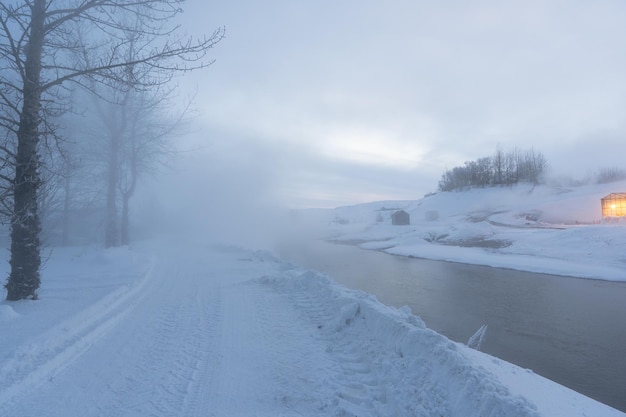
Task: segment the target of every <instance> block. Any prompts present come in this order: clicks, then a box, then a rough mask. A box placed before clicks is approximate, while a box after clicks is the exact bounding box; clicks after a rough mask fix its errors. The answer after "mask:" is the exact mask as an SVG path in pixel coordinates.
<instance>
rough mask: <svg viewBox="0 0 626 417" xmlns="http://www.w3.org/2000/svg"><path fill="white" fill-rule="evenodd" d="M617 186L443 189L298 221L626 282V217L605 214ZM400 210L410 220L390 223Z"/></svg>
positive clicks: (383, 243) (425, 252)
mask: <svg viewBox="0 0 626 417" xmlns="http://www.w3.org/2000/svg"><path fill="white" fill-rule="evenodd" d="M615 190H626V181H622V182H618V183H612V184H601V185H590V186H581V187H571V188H563V187H550V186H531V185H518V186H515V187H512V188H485V189H472V190H467V191H462V192H441V193H434V194H431V195H428V196H426V197H424V198H421V199H419V200H411V201H380V202H372V203H366V204H359V205H355V206H348V207H338V208H335V209H325V210H322V209H320V210H307V211H302V212H300V213H299V214H300V217H299V218H298V221H297V222H295V227H296V230H298V229H297V228H298V227H300V229H299V230H298V232H297V233H300V234H306V233H308V234H309V235H314V236H315V237H316V238H320V239H326V240H332V241H336V242H346V243H355V242H356V243H357V244H358V245H359V246H360V247H361V248H363V249H369V250H378V251H383V252H386V253H389V254H392V255H399V256H407V257H416V258H424V259H432V260H440V261H449V262H459V263H466V264H473V265H483V266H491V267H497V268H508V269H516V270H520V271H527V272H536V273H545V274H553V275H562V276H570V277H575V278H587V279H601V280H608V281H626V255H625V254H626V220H625V219H624V218H621V219H604V220H602V217H601V212H600V200H601V198H602V197H604V196H606V195H607V194H609V193H611V192H613V191H615ZM398 210H404V211H405V212H407V213H408V214H409V215H410V224H408V225H401V226H398V225H392V224H391V223H392V222H391V215H392V214H393V213H394V212H396V211H398Z"/></svg>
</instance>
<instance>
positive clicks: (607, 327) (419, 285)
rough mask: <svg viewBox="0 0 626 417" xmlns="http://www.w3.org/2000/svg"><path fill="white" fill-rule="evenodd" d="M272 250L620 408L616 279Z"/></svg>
mask: <svg viewBox="0 0 626 417" xmlns="http://www.w3.org/2000/svg"><path fill="white" fill-rule="evenodd" d="M280 252H281V256H283V257H284V258H285V259H289V260H292V261H294V262H297V263H298V264H300V265H302V266H304V267H307V268H312V269H316V270H318V271H321V272H324V273H327V274H328V275H330V276H332V277H333V278H334V279H335V280H336V281H338V282H340V283H342V284H344V285H346V286H347V287H350V288H354V289H359V290H363V291H366V292H368V293H371V294H374V295H375V296H376V297H377V298H378V299H379V300H380V301H381V302H382V303H385V304H387V305H392V306H397V307H401V306H404V305H408V306H409V307H411V310H412V311H413V313H414V314H416V315H418V316H420V317H421V318H422V319H423V320H424V322H425V323H426V324H427V325H428V327H430V328H431V329H433V330H435V331H437V332H439V333H442V334H444V335H446V336H447V337H448V338H450V339H452V340H454V341H457V342H462V343H466V342H467V341H468V339H469V338H470V337H471V336H472V335H473V334H474V333H475V332H476V331H477V330H478V329H479V328H480V326H482V325H483V324H486V325H487V326H488V330H487V333H486V336H485V340H484V343H483V345H482V348H481V350H482V351H483V352H485V353H488V354H490V355H493V356H496V357H498V358H501V359H504V360H506V361H508V362H512V363H514V364H517V365H519V366H521V367H523V368H528V369H532V370H533V371H534V372H535V373H537V374H540V375H543V376H545V377H547V378H549V379H552V380H553V381H556V382H558V383H560V384H562V385H565V386H567V387H569V388H571V389H573V390H575V391H577V392H580V393H582V394H584V395H587V396H589V397H591V398H594V399H596V400H598V401H600V402H603V403H605V404H608V405H610V406H612V407H614V408H617V409H619V410H621V411H625V412H626V283H623V282H609V281H599V280H586V279H577V278H570V277H562V276H556V275H545V274H536V273H528V272H520V271H514V270H509V269H501V268H490V267H482V266H474V265H467V264H461V263H452V262H441V261H431V260H426V259H416V258H407V257H400V256H393V255H388V254H385V253H382V252H376V251H366V250H363V249H359V248H358V247H356V246H351V245H345V244H335V243H329V242H323V241H316V242H310V243H301V244H299V245H294V244H290V245H289V247H288V248H283V249H281V251H280Z"/></svg>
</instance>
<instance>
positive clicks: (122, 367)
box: [0, 210, 625, 417]
mask: <svg viewBox="0 0 626 417" xmlns="http://www.w3.org/2000/svg"><path fill="white" fill-rule="evenodd" d="M414 212H415V210H413V213H414ZM598 227H604V226H598ZM622 230H623V229H622ZM42 282H43V284H42V288H41V291H40V300H38V301H20V302H6V301H4V302H1V303H0V326H1V329H2V338H1V339H0V415H1V416H3V417H28V416H33V417H45V416H63V417H67V416H83V417H88V416H163V417H165V416H225V417H226V416H228V417H231V416H361V417H363V416H433V417H435V416H437V417H440V416H464V417H470V416H477V417H478V416H481V417H482V416H494V417H495V416H498V417H500V416H516V417H522V416H550V417H558V416H563V417H576V416H581V417H582V416H594V417H609V416H624V415H625V414H624V413H621V412H619V411H617V410H615V409H613V408H610V407H608V406H606V405H604V404H601V403H599V402H597V401H595V400H592V399H590V398H588V397H585V396H583V395H580V394H578V393H576V392H574V391H572V390H570V389H567V388H565V387H563V386H561V385H558V384H556V383H554V382H552V381H549V380H547V379H545V378H543V377H541V376H539V375H536V374H534V373H532V372H531V371H528V370H525V369H521V368H519V367H517V366H515V365H512V364H509V363H506V362H503V361H501V360H499V359H496V358H494V357H491V356H488V355H486V354H484V353H481V352H479V351H476V350H473V349H470V348H468V347H466V346H465V345H462V344H458V343H454V342H452V341H450V340H448V339H447V338H445V337H444V336H442V335H440V334H438V333H436V332H434V331H432V330H430V329H428V328H426V327H425V325H424V323H423V322H422V320H421V319H419V318H418V317H416V316H414V315H412V314H411V312H410V311H409V309H408V308H401V309H396V308H391V307H387V306H384V305H382V304H381V303H379V302H378V301H377V300H376V299H375V298H374V297H373V296H371V295H368V294H366V293H363V292H359V291H354V290H349V289H346V288H344V287H342V286H340V285H338V284H337V283H335V282H334V281H333V280H332V278H330V277H328V276H325V275H322V274H320V273H318V272H315V271H311V270H304V269H301V268H299V267H297V266H295V265H292V264H288V263H285V262H283V261H280V260H278V259H277V258H275V257H273V256H272V255H270V254H269V253H267V252H253V251H248V250H243V249H238V248H235V247H224V246H222V247H220V246H215V245H210V244H208V243H199V242H189V241H185V242H181V241H180V240H158V241H157V240H154V241H151V242H145V243H143V244H137V245H134V246H133V247H132V248H120V249H112V250H102V249H99V250H98V249H89V248H65V249H57V250H55V251H53V252H52V253H51V255H50V258H49V260H48V262H47V265H46V268H45V270H44V273H43V281H42Z"/></svg>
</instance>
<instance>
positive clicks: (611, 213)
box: [601, 193, 626, 217]
mask: <svg viewBox="0 0 626 417" xmlns="http://www.w3.org/2000/svg"><path fill="white" fill-rule="evenodd" d="M601 203H602V217H623V216H626V193H611V194H609V195H607V196H606V197H604V198H603V199H602V200H601Z"/></svg>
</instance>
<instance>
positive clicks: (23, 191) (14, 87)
mask: <svg viewBox="0 0 626 417" xmlns="http://www.w3.org/2000/svg"><path fill="white" fill-rule="evenodd" d="M182 5H183V0H3V1H2V2H0V59H1V60H2V62H3V64H5V65H3V67H2V69H1V70H0V107H1V108H2V109H1V110H0V115H1V116H0V120H1V121H2V127H3V128H4V129H5V141H6V142H5V146H4V149H2V150H3V151H4V152H5V153H6V158H5V162H7V163H8V166H9V172H8V175H5V179H6V180H8V181H9V187H8V189H9V190H10V193H11V194H12V197H13V201H12V204H11V205H10V207H9V208H10V216H11V220H10V221H11V260H10V266H11V272H10V275H9V279H8V282H7V284H6V289H7V299H8V300H18V299H24V298H35V297H36V296H37V290H38V288H39V285H40V272H39V270H40V266H41V256H40V232H41V221H40V213H39V195H38V192H39V190H40V187H41V182H42V178H41V175H40V163H41V162H40V160H41V158H40V142H41V138H42V135H44V134H45V133H46V132H45V131H46V126H47V125H46V123H43V121H45V119H43V118H42V116H43V115H45V114H46V111H47V110H48V109H51V108H54V107H55V106H56V105H58V101H59V100H60V99H62V98H63V95H62V93H63V87H64V86H66V85H67V83H69V82H75V83H82V84H84V85H88V83H87V80H94V81H95V82H97V83H102V84H105V85H107V84H108V85H112V84H116V83H118V82H123V81H124V76H125V74H126V73H127V69H128V68H129V67H150V68H152V69H153V70H157V72H156V73H155V74H160V75H161V77H158V76H155V77H152V78H151V80H150V83H152V84H159V83H162V82H166V81H168V80H169V79H170V78H171V76H172V73H173V72H180V71H189V70H192V69H196V68H201V67H204V66H207V65H209V64H210V63H211V62H210V61H207V60H206V59H205V58H206V55H207V52H208V50H209V49H210V48H212V47H213V46H214V45H215V44H216V43H217V42H219V41H220V40H221V39H222V37H223V29H218V30H217V31H215V32H213V33H212V34H211V35H210V36H208V37H205V38H202V39H197V40H194V39H190V38H187V37H183V36H182V35H180V34H179V30H178V27H177V26H175V25H172V24H171V22H172V19H173V18H174V17H175V16H176V15H177V14H179V13H180V12H181V10H182V9H181V7H182ZM129 31H130V32H133V33H135V35H136V37H135V38H136V41H137V47H136V51H137V53H136V54H135V55H133V56H132V57H131V58H129V57H128V55H126V54H125V53H124V52H125V51H126V48H125V46H126V44H127V42H128V38H127V36H126V35H127V33H129ZM85 55H88V56H91V57H93V59H92V60H91V63H90V65H87V66H79V65H77V62H80V61H79V60H78V59H76V57H77V56H85ZM145 87H149V85H146V86H145ZM135 88H137V85H136V86H135Z"/></svg>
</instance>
